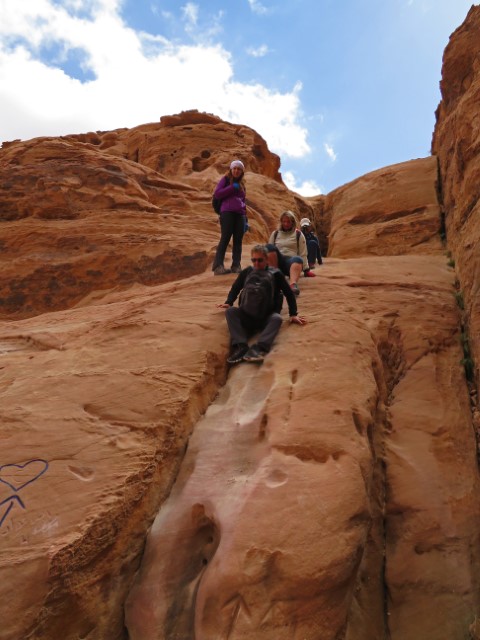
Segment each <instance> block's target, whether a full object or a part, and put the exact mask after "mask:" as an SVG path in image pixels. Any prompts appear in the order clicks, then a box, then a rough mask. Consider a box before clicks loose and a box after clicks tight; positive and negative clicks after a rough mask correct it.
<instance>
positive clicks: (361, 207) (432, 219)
mask: <svg viewBox="0 0 480 640" xmlns="http://www.w3.org/2000/svg"><path fill="white" fill-rule="evenodd" d="M324 208H325V215H329V214H330V217H331V229H330V239H329V255H331V256H335V257H342V258H346V257H352V256H362V255H377V256H382V255H401V254H405V253H416V254H418V253H437V252H438V251H440V250H441V238H440V228H441V215H440V206H439V203H438V197H437V161H436V158H433V157H432V158H424V159H420V160H411V161H410V162H403V163H401V164H396V165H392V166H390V167H384V168H383V169H378V170H377V171H373V172H372V173H368V174H367V175H365V176H362V177H361V178H358V179H357V180H355V181H354V182H351V183H349V184H347V185H345V186H343V187H340V188H339V189H336V190H335V191H332V193H330V194H328V196H327V197H326V200H325V206H324Z"/></svg>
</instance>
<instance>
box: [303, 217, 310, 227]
mask: <svg viewBox="0 0 480 640" xmlns="http://www.w3.org/2000/svg"><path fill="white" fill-rule="evenodd" d="M300 226H301V227H311V226H312V223H311V222H310V220H309V219H308V218H302V219H301V220H300Z"/></svg>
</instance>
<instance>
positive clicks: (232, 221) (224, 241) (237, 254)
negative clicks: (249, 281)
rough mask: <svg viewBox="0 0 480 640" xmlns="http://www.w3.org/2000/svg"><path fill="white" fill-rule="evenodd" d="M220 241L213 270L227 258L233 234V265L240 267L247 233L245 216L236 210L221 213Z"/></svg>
mask: <svg viewBox="0 0 480 640" xmlns="http://www.w3.org/2000/svg"><path fill="white" fill-rule="evenodd" d="M220 232H221V235H220V242H219V243H218V246H217V252H216V254H215V259H214V261H213V266H212V271H215V269H216V268H217V267H219V266H221V265H223V261H224V260H225V252H226V250H227V247H228V243H229V242H230V239H231V238H232V236H233V248H232V267H239V266H240V262H241V260H242V240H243V234H244V233H245V216H244V215H242V214H241V213H238V212H236V211H224V212H223V213H221V214H220Z"/></svg>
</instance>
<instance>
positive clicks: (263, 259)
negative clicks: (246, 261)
mask: <svg viewBox="0 0 480 640" xmlns="http://www.w3.org/2000/svg"><path fill="white" fill-rule="evenodd" d="M252 262H265V258H252Z"/></svg>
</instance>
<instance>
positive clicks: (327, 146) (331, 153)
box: [323, 142, 337, 162]
mask: <svg viewBox="0 0 480 640" xmlns="http://www.w3.org/2000/svg"><path fill="white" fill-rule="evenodd" d="M323 148H324V149H325V152H326V154H327V156H328V157H329V158H330V160H331V161H332V162H335V160H336V159H337V154H336V153H335V151H334V149H333V147H332V145H330V144H328V142H325V143H324V145H323Z"/></svg>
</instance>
